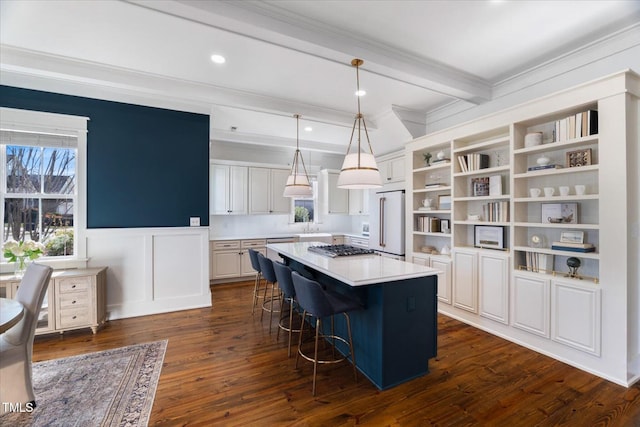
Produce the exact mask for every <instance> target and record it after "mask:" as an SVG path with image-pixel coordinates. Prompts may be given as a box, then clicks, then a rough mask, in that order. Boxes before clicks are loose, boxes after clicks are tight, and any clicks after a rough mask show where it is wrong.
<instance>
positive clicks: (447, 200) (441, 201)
mask: <svg viewBox="0 0 640 427" xmlns="http://www.w3.org/2000/svg"><path fill="white" fill-rule="evenodd" d="M438 209H440V210H443V211H444V210H449V209H451V194H441V195H439V196H438Z"/></svg>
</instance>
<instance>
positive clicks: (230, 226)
mask: <svg viewBox="0 0 640 427" xmlns="http://www.w3.org/2000/svg"><path fill="white" fill-rule="evenodd" d="M322 220H323V222H322V223H320V224H312V225H311V230H310V232H311V233H315V232H320V233H331V234H333V235H349V236H354V237H363V236H362V233H361V232H360V230H361V229H362V223H363V222H368V220H369V217H368V216H364V215H363V216H358V215H356V216H349V215H325V216H324V217H323V218H322ZM305 231H306V224H302V223H297V224H290V223H289V215H212V216H211V217H209V240H236V239H240V240H241V239H268V238H278V237H293V236H295V235H296V234H300V233H304V232H305Z"/></svg>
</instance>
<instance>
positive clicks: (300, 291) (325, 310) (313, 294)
mask: <svg viewBox="0 0 640 427" xmlns="http://www.w3.org/2000/svg"><path fill="white" fill-rule="evenodd" d="M291 278H292V279H293V287H294V288H295V291H296V299H297V301H298V304H299V305H300V307H301V308H302V310H303V313H302V319H303V322H302V326H301V328H302V331H301V332H300V337H299V340H298V354H296V369H297V368H298V359H299V356H302V357H303V358H304V359H306V360H308V361H310V362H313V386H312V389H311V392H312V394H313V395H314V396H315V395H316V374H317V370H318V364H319V363H338V362H342V361H343V360H346V359H347V358H348V357H349V356H351V361H352V363H353V376H354V378H355V381H356V382H358V373H357V371H356V355H355V353H354V351H353V340H352V337H351V321H350V319H349V314H348V312H349V311H354V310H359V309H361V308H362V306H361V305H360V303H359V302H357V301H355V300H352V299H349V298H347V297H345V296H343V295H339V294H335V293H331V292H328V291H325V290H324V289H323V288H322V285H320V283H318V282H316V281H315V280H309V279H307V278H305V277H303V276H301V275H299V274H298V273H297V272H295V271H294V272H293V273H292V274H291ZM340 313H342V314H343V315H344V317H345V319H346V321H347V335H348V341H347V340H346V339H345V338H344V337H340V336H337V335H335V334H334V331H333V315H334V314H340ZM307 315H311V316H313V317H315V318H316V334H315V335H316V336H315V345H314V353H313V357H310V356H308V355H306V354H304V352H303V351H302V338H303V335H304V324H305V322H304V319H306V316H307ZM326 317H331V334H330V335H326V334H323V333H322V332H321V331H322V319H323V318H326ZM319 338H329V339H331V341H332V342H335V340H338V341H341V342H343V343H344V344H346V345H348V346H349V352H348V353H347V354H345V355H344V356H343V357H340V358H337V359H336V358H335V354H334V357H333V358H331V359H322V360H320V359H318V340H319Z"/></svg>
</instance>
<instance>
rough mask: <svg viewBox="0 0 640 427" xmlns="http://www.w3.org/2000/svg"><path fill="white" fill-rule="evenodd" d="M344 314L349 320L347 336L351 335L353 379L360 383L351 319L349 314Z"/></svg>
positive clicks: (350, 349)
mask: <svg viewBox="0 0 640 427" xmlns="http://www.w3.org/2000/svg"><path fill="white" fill-rule="evenodd" d="M342 314H344V317H345V318H346V319H347V334H348V335H349V351H350V352H351V362H352V365H353V377H354V378H355V380H356V383H357V382H358V370H357V369H356V352H355V351H353V339H352V338H351V319H350V318H349V314H347V313H342Z"/></svg>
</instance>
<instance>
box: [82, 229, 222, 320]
mask: <svg viewBox="0 0 640 427" xmlns="http://www.w3.org/2000/svg"><path fill="white" fill-rule="evenodd" d="M87 256H88V258H89V262H88V263H87V266H88V267H96V266H106V267H108V270H107V310H108V311H109V319H119V318H125V317H135V316H144V315H148V314H155V313H164V312H169V311H178V310H187V309H191V308H199V307H210V306H211V292H210V289H209V230H208V228H206V227H184V228H183V227H178V228H175V227H172V228H148V229H147V228H130V229H100V230H87Z"/></svg>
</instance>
